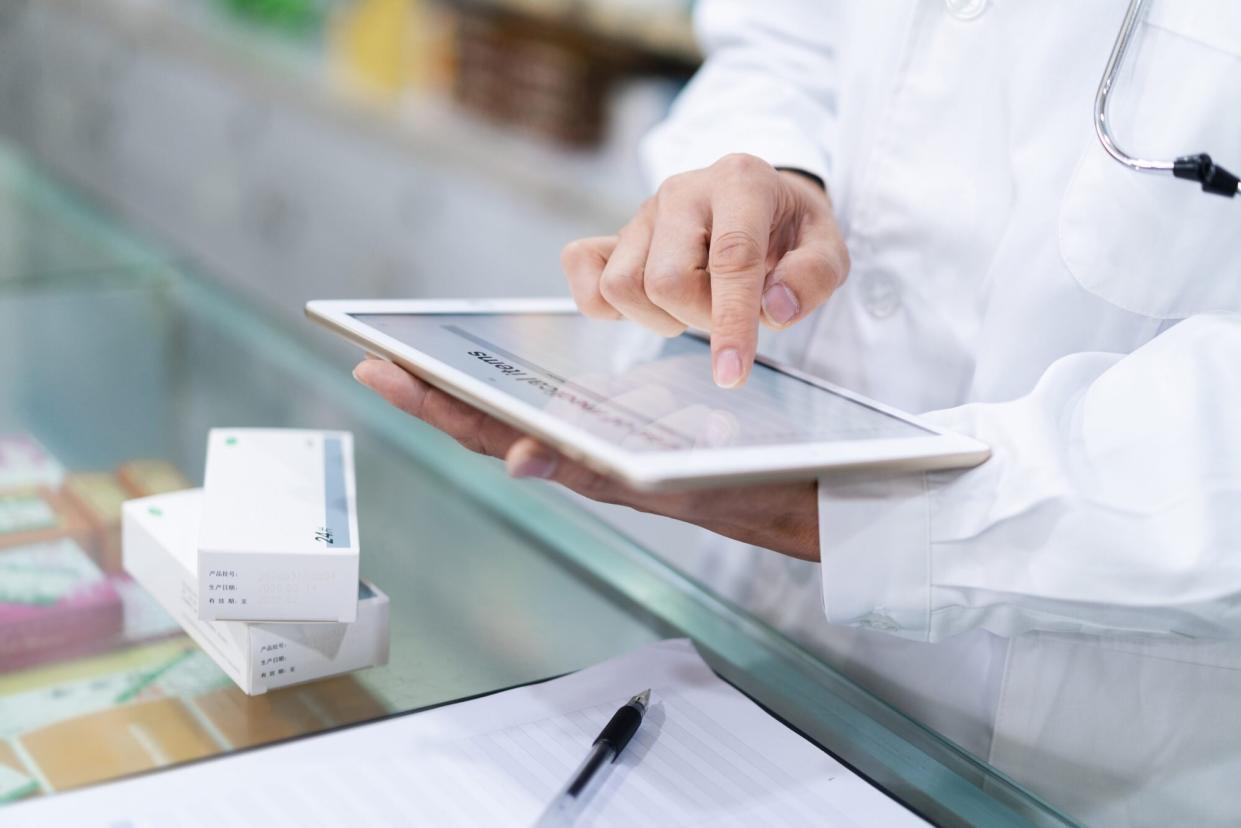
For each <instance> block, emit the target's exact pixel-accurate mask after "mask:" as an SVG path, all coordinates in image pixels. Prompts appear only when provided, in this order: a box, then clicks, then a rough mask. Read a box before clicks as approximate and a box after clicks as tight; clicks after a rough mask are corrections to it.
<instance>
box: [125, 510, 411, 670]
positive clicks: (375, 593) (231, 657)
mask: <svg viewBox="0 0 1241 828" xmlns="http://www.w3.org/2000/svg"><path fill="white" fill-rule="evenodd" d="M203 506H204V494H203V491H202V490H201V489H188V490H186V491H183V492H172V493H168V494H161V495H154V496H152V497H145V498H141V499H139V500H130V501H128V502H127V503H126V504H125V506H124V518H123V521H122V523H123V538H124V562H125V569H126V571H127V572H129V573H130V575H132V576H133V577H134V579H135V580H136V581H137V582H138V583H140V584H141V585H142V586H143V587H144V588H145V589H146V590H147V591H148V592H150V593H151V595H152V596H154V598H155V600H156V601H157V602H158V603H159V604H160V606H162V607H163V608H164V610H165V611H167V612H168V613H169V614H171V615H172V616H173V617H174V618H176V619H177V621H178V622H179V623H180V624H181V626H182V627H183V628H184V629H185V631H186V633H188V634H189V636H190V637H191V638H193V639H194V641H195V642H197V643H198V645H199V646H200V647H202V648H203V650H204V651H206V653H207V654H208V655H210V656H211V658H212V659H213V660H214V661H215V662H216V663H217V664H218V665H219V666H220V668H221V669H222V670H223V671H224V672H225V673H227V674H228V676H229V677H230V678H231V679H232V680H233V681H235V682H236V683H237V686H238V687H240V688H241V689H242V690H243V691H245V692H246V693H248V694H251V695H255V694H259V693H264V692H266V691H267V690H270V689H273V688H276V687H284V686H287V685H290V684H299V683H301V682H305V681H311V680H313V679H318V678H323V677H325V676H332V675H336V674H339V673H345V672H349V671H351V670H358V669H361V668H364V667H372V666H377V665H380V664H386V663H387V661H388V597H387V596H386V595H384V594H383V593H382V592H380V591H379V589H378V588H376V587H375V586H374V585H373V584H370V583H368V582H366V581H360V582H359V581H355V582H354V588H353V594H352V597H353V599H354V601H355V603H356V606H357V620H356V621H354V622H353V623H335V622H327V623H247V622H241V621H206V620H203V619H201V618H200V617H199V604H200V603H201V600H202V596H201V593H200V590H199V583H200V582H199V580H198V578H197V561H196V559H197V552H196V541H197V538H198V536H199V522H200V519H201V516H202V515H203Z"/></svg>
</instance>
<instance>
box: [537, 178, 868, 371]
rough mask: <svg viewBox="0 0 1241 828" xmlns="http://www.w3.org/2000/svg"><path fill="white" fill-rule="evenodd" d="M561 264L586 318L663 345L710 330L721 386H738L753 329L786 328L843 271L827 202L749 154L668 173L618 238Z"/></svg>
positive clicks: (590, 244)
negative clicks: (655, 336) (643, 330)
mask: <svg viewBox="0 0 1241 828" xmlns="http://www.w3.org/2000/svg"><path fill="white" fill-rule="evenodd" d="M561 264H562V266H563V267H564V271H565V275H566V276H567V277H568V280H569V289H570V290H571V291H572V293H573V298H574V299H575V300H576V302H577V305H578V307H579V308H580V309H581V310H582V313H584V314H586V315H587V316H590V317H593V318H596V319H620V318H622V317H623V318H625V319H631V320H633V321H634V322H637V323H638V324H640V325H643V326H645V327H647V328H650V329H651V330H653V331H656V332H658V333H660V334H663V335H664V336H676V335H677V334H679V333H681V332H682V331H684V330H685V329H686V327H688V326H692V327H695V328H700V329H702V330H705V331H710V332H711V355H712V356H711V364H712V373H713V375H714V378H715V382H716V384H717V385H720V386H722V387H724V388H732V387H734V386H739V385H741V384H743V383H744V382H745V381H746V378H747V377H749V374H750V368H751V367H752V365H753V363H754V352H755V349H756V347H757V340H758V323H759V321H760V320H762V321H763V322H765V323H766V324H768V325H769V326H771V327H774V328H784V327H788V326H789V325H792V324H793V323H795V322H797V321H798V320H800V319H804V318H805V317H806V315H807V314H809V313H810V312H811V311H812V310H814V309H815V308H817V307H818V306H819V305H821V304H823V302H824V301H826V300H827V298H828V297H829V296H830V295H831V294H832V292H833V291H834V290H836V288H838V287H839V286H840V284H841V283H842V282H843V281H844V279H845V276H846V275H848V272H849V254H848V252H847V251H846V250H845V245H844V242H843V240H842V239H841V237H840V230H839V228H838V227H837V226H836V219H835V216H834V214H833V213H832V206H831V202H830V201H829V200H828V198H827V194H826V193H825V192H824V191H823V189H822V188H821V187H819V186H818V184H816V183H815V182H814V181H812V180H811V179H810V178H808V177H806V176H804V175H801V174H799V173H795V172H788V171H785V172H778V171H777V170H776V169H775V168H773V167H772V166H771V165H770V164H768V163H766V162H765V161H761V160H760V159H758V158H755V157H754V156H750V155H729V156H725V157H724V158H722V159H721V160H719V161H717V162H716V163H715V164H713V165H711V166H710V167H708V168H706V169H703V170H695V171H694V172H689V173H684V174H682V175H674V176H672V177H671V178H669V179H668V180H667V181H665V182H664V184H663V186H662V187H660V188H659V192H658V193H656V194H655V196H653V197H652V198H651V199H649V200H648V201H647V202H646V203H645V204H643V205H642V208H641V209H640V210H639V211H638V214H637V215H636V216H634V217H633V220H632V221H630V222H629V223H628V224H627V225H625V227H624V228H623V229H622V230H621V231H620V233H619V235H617V236H606V237H598V238H591V239H581V240H579V241H575V242H572V243H571V244H569V245H568V246H567V247H566V248H565V250H564V253H563V254H562V256H561Z"/></svg>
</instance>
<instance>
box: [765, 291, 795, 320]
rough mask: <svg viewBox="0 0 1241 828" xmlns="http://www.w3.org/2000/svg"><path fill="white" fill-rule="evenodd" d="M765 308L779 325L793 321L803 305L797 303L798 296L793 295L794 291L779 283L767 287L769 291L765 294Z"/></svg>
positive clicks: (768, 314)
mask: <svg viewBox="0 0 1241 828" xmlns="http://www.w3.org/2000/svg"><path fill="white" fill-rule="evenodd" d="M763 310H764V311H766V312H767V316H768V317H769V318H770V319H771V321H772V322H775V323H776V324H777V325H787V324H788V323H789V322H792V321H793V317H795V316H797V312H798V311H800V310H801V306H800V305H798V304H797V297H796V296H794V295H793V291H791V290H789V289H788V288H787V287H785V286H784V285H782V284H778V283H777V284H774V285H772V286H771V287H769V288H767V292H766V293H764V294H763Z"/></svg>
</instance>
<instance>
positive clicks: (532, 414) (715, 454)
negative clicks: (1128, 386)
mask: <svg viewBox="0 0 1241 828" xmlns="http://www.w3.org/2000/svg"><path fill="white" fill-rule="evenodd" d="M577 312H578V310H577V308H576V307H575V306H574V304H573V302H572V301H571V300H569V299H335V300H316V301H312V302H308V303H307V304H306V315H307V317H309V318H310V319H312V320H313V321H315V322H318V323H320V324H322V325H325V326H326V327H328V328H329V329H331V330H333V331H335V332H336V333H338V334H340V335H342V336H344V337H345V338H346V339H349V340H351V341H352V342H354V343H355V344H357V345H359V346H360V347H361V348H363V349H364V350H366V351H368V352H369V353H372V354H374V355H375V356H378V357H380V358H383V359H387V360H389V361H391V362H394V363H396V364H397V365H400V366H401V367H402V368H404V369H405V370H407V371H409V372H410V373H412V374H414V375H415V376H417V377H419V378H421V379H423V380H425V381H426V382H428V383H430V384H431V385H433V386H435V387H436V388H439V389H441V390H443V391H444V392H446V393H448V394H451V395H452V396H454V397H456V398H458V399H461V400H464V401H465V402H467V403H469V404H471V405H473V406H476V407H477V408H480V409H482V410H483V411H485V412H486V413H488V414H490V415H492V416H494V417H496V418H498V419H500V420H502V421H504V422H505V423H508V424H509V425H511V426H513V427H514V428H517V429H519V430H521V431H523V432H526V433H527V434H530V435H532V436H534V437H537V438H538V439H539V440H541V441H543V442H545V443H547V444H548V445H550V446H552V447H554V448H555V449H557V450H558V451H560V452H562V453H563V454H564V455H565V456H567V457H570V458H572V459H574V460H577V461H578V462H580V463H582V464H584V465H586V466H588V467H589V468H591V469H593V470H594V471H597V472H600V473H602V474H606V475H609V476H611V477H616V478H619V479H620V480H622V481H624V482H625V483H626V484H628V485H629V486H631V487H633V488H634V489H638V490H641V491H674V490H682V489H690V488H701V487H720V486H726V485H727V486H736V485H742V484H750V483H772V482H779V481H790V480H810V479H814V478H816V477H818V476H819V475H821V474H825V473H834V472H842V471H848V470H856V469H860V468H878V469H885V470H889V471H925V470H933V469H947V468H965V467H970V466H975V465H977V464H979V463H981V462H983V461H984V460H986V459H987V457H988V456H989V455H990V450H989V449H988V448H987V446H986V445H985V444H983V443H980V442H979V441H977V440H974V439H973V438H970V437H966V436H964V435H961V434H954V433H952V432H949V431H945V430H943V429H941V428H938V427H936V426H934V425H932V424H930V423H926V422H923V421H921V420H920V419H919V418H917V417H915V416H913V415H910V414H906V413H905V412H902V411H899V410H897V409H894V408H892V407H890V406H887V405H883V404H882V403H878V402H875V401H873V400H869V399H867V398H865V397H863V396H861V395H860V394H855V393H853V392H851V391H848V390H846V389H843V388H840V387H838V386H836V385H833V384H832V383H829V382H826V381H824V380H822V379H819V378H817V377H814V376H811V375H809V374H806V373H804V372H802V371H798V370H797V369H795V368H791V367H789V366H787V365H783V364H781V363H780V362H777V361H775V360H772V359H769V358H766V357H761V356H760V357H759V358H758V361H759V362H762V363H763V364H764V365H767V366H768V367H770V368H773V369H775V370H777V371H780V372H781V373H784V374H788V375H789V376H791V377H795V378H797V379H799V380H802V381H804V382H807V383H810V384H811V385H815V386H818V387H820V388H823V389H824V390H827V391H830V392H832V393H834V394H837V395H839V396H841V397H844V398H846V399H849V400H852V401H854V402H856V403H859V404H861V405H864V406H867V407H869V408H872V409H875V410H876V411H879V412H882V413H884V414H887V415H889V416H891V417H895V418H896V419H898V420H902V421H904V422H906V423H909V424H911V425H914V426H916V427H918V428H921V429H923V430H925V431H927V432H928V434H927V436H926V437H902V438H888V439H875V440H848V441H838V442H833V441H817V442H815V441H807V442H800V443H783V444H773V445H763V446H746V447H740V448H727V447H725V448H695V449H692V450H681V451H641V452H637V451H629V450H627V449H625V448H622V447H620V446H617V445H614V444H612V443H609V442H608V441H606V440H604V439H602V438H600V437H598V436H596V435H594V434H591V433H590V432H589V431H586V430H585V429H583V428H581V427H579V426H577V425H575V424H574V423H571V422H567V421H565V420H561V419H560V418H558V417H556V416H554V415H551V414H548V413H546V412H544V411H543V410H541V409H539V408H536V407H534V406H532V405H530V404H529V403H527V402H523V401H521V400H518V399H516V398H515V397H512V396H511V395H509V394H507V393H506V392H504V391H502V390H500V389H499V388H497V387H496V386H495V385H493V384H490V383H487V382H484V381H482V380H480V379H478V378H476V377H472V376H470V375H469V374H467V373H466V372H464V371H462V370H460V369H458V368H454V367H453V366H451V365H448V364H446V363H444V362H441V361H440V360H438V359H435V358H434V357H431V356H430V355H428V354H426V353H424V352H422V351H419V350H418V349H416V348H414V347H412V346H410V345H408V344H406V343H404V342H401V341H400V340H398V339H396V338H395V337H392V336H389V335H387V334H385V333H383V332H382V331H380V330H377V329H376V328H373V327H371V326H370V325H368V324H366V323H364V322H360V321H358V320H357V319H354V318H353V314H419V315H433V314H479V315H486V314H493V315H494V314H547V313H555V314H576V313H577Z"/></svg>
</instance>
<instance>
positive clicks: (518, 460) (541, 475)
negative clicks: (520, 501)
mask: <svg viewBox="0 0 1241 828" xmlns="http://www.w3.org/2000/svg"><path fill="white" fill-rule="evenodd" d="M504 463H505V466H506V467H507V468H508V471H509V474H511V475H512V476H513V477H518V478H522V477H529V478H538V479H542V480H550V481H552V482H553V483H558V484H560V485H561V486H564V487H565V488H566V489H570V490H572V491H574V492H577V493H578V494H580V495H582V496H583V497H588V498H590V499H591V500H596V501H598V502H600V503H623V504H625V505H627V506H632V507H634V508H636V509H642V510H644V511H654V510H655V509H656V508H657V507H658V503H659V501H660V499H661V498H660V496H658V495H651V494H644V493H642V492H636V491H634V490H632V489H630V488H629V487H628V486H626V485H625V484H623V483H621V482H619V481H617V480H614V479H612V478H610V477H607V476H606V475H602V474H599V473H598V472H596V471H592V470H591V469H588V468H587V467H586V466H583V465H582V464H581V463H576V462H574V461H573V460H570V459H569V458H567V457H565V456H564V455H562V454H560V453H559V452H556V451H553V450H552V449H550V448H548V447H547V446H544V445H543V444H542V443H540V442H538V441H537V440H535V439H534V438H532V437H522V438H521V439H519V440H517V441H516V442H515V443H513V445H512V447H511V448H510V449H509V452H508V455H507V457H505V461H504Z"/></svg>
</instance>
